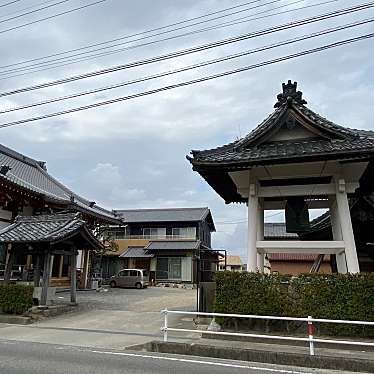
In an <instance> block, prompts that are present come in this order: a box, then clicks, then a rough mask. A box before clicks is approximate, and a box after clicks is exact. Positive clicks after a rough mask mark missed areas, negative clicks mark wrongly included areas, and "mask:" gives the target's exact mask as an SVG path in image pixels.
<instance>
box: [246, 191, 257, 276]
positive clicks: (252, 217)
mask: <svg viewBox="0 0 374 374" xmlns="http://www.w3.org/2000/svg"><path fill="white" fill-rule="evenodd" d="M257 221H258V196H257V191H256V185H255V184H250V185H249V194H248V244H247V258H248V260H247V271H252V272H256V269H257V247H256V241H257Z"/></svg>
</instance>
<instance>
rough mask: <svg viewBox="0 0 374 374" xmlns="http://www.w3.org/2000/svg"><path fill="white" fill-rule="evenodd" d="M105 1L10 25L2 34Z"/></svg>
mask: <svg viewBox="0 0 374 374" xmlns="http://www.w3.org/2000/svg"><path fill="white" fill-rule="evenodd" d="M105 1H107V0H98V1H95V2H93V3H89V4H86V5H82V6H80V7H77V8H73V9H69V10H66V11H64V12H60V13H56V14H53V15H51V16H48V17H44V18H39V19H37V20H35V21H31V22H27V23H24V24H22V25H18V26H14V27H10V28H8V29H5V30H0V34H4V33H6V32H9V31H13V30H18V29H21V28H23V27H26V26H30V25H34V24H35V23H39V22H43V21H46V20H49V19H52V18H56V17H60V16H63V15H65V14H69V13H73V12H76V11H78V10H82V9H85V8H88V7H91V6H94V5H97V4H100V3H103V2H105Z"/></svg>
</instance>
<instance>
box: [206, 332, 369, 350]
mask: <svg viewBox="0 0 374 374" xmlns="http://www.w3.org/2000/svg"><path fill="white" fill-rule="evenodd" d="M269 336H271V335H269ZM283 336H287V335H283ZM201 337H202V338H204V339H212V340H214V339H219V340H226V341H239V342H247V343H248V342H250V343H263V344H275V345H286V346H294V347H306V348H308V347H309V343H308V342H300V341H295V340H292V338H293V337H303V338H305V335H294V336H290V339H289V340H288V339H285V340H279V339H272V338H254V337H244V336H243V337H241V336H230V335H223V334H222V335H220V334H215V335H212V334H206V333H202V334H201ZM315 338H317V336H315ZM318 338H321V339H332V337H331V336H318ZM336 339H341V340H350V339H351V338H346V337H342V338H340V337H337V338H336ZM354 341H365V342H370V343H374V340H373V339H369V338H367V339H361V338H355V340H354ZM316 347H317V348H327V349H343V347H344V349H346V350H350V351H362V350H363V349H365V351H368V352H374V347H372V346H364V347H363V346H358V345H354V344H344V346H342V345H341V344H334V343H321V342H318V343H316Z"/></svg>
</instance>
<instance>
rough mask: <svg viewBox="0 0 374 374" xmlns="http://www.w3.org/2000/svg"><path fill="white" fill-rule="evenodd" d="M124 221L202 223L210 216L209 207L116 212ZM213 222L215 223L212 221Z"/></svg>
mask: <svg viewBox="0 0 374 374" xmlns="http://www.w3.org/2000/svg"><path fill="white" fill-rule="evenodd" d="M116 213H117V214H118V215H121V217H122V218H123V220H124V221H125V222H128V223H137V222H139V223H141V222H200V221H202V220H204V219H205V218H206V217H207V216H208V215H209V214H210V210H209V208H207V207H203V208H166V209H125V210H116ZM212 222H213V221H212Z"/></svg>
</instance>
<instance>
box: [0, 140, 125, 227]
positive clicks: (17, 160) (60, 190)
mask: <svg viewBox="0 0 374 374" xmlns="http://www.w3.org/2000/svg"><path fill="white" fill-rule="evenodd" d="M0 166H8V167H10V170H9V171H8V172H7V173H6V174H5V175H4V174H1V173H0V181H1V180H6V181H8V182H10V183H12V184H14V185H16V186H19V187H21V188H22V189H24V190H26V191H28V192H30V193H32V194H34V195H37V196H40V197H42V198H43V199H45V200H46V201H52V202H55V203H57V204H61V205H64V206H68V207H71V208H72V209H76V210H78V211H82V212H84V213H87V214H91V215H93V216H97V217H99V218H102V219H105V220H108V221H109V222H113V223H118V221H119V220H118V218H117V217H116V216H115V215H114V213H113V212H111V211H109V210H106V209H104V208H101V207H100V206H97V205H96V204H93V202H91V201H89V200H86V199H84V198H83V197H81V196H79V195H77V194H76V193H74V192H73V191H71V190H70V189H68V188H67V187H65V186H64V185H63V184H62V183H60V182H59V181H57V180H56V179H55V178H53V177H52V176H51V175H50V174H49V173H48V172H47V170H46V167H45V163H44V162H41V161H37V160H34V159H32V158H30V157H27V156H24V155H22V154H21V153H18V152H16V151H13V150H12V149H10V148H7V147H5V146H3V145H1V144H0Z"/></svg>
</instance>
